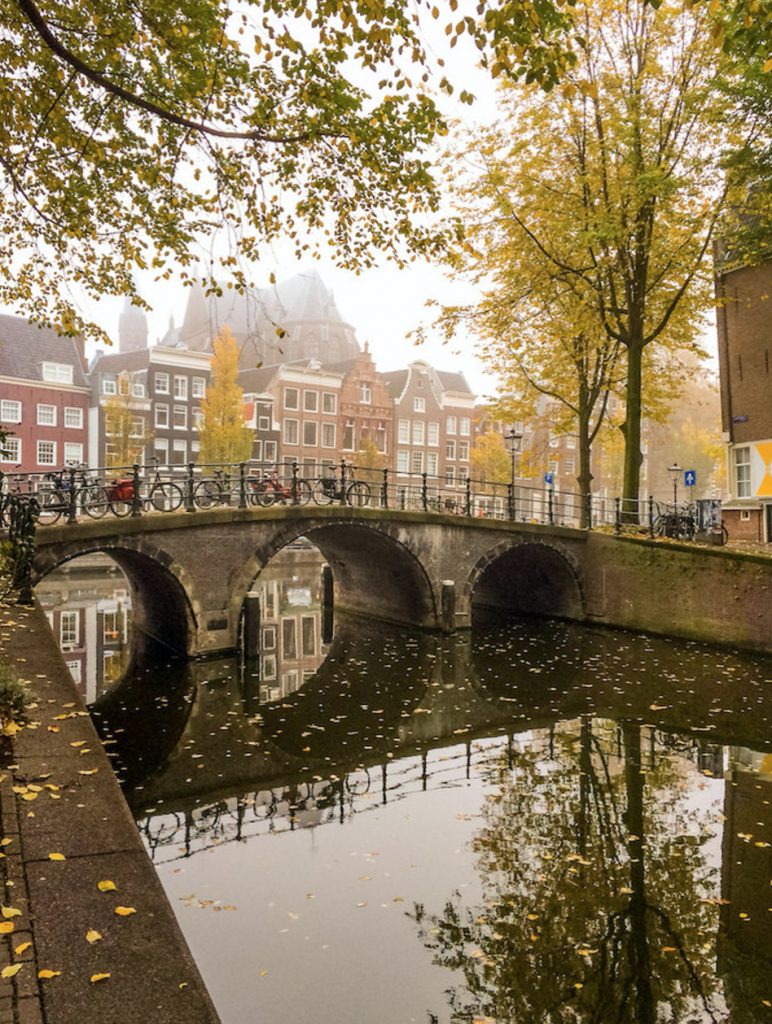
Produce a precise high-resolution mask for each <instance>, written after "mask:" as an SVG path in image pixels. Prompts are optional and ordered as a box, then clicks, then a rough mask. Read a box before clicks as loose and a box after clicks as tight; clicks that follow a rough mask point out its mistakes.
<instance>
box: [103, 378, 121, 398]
mask: <svg viewBox="0 0 772 1024" xmlns="http://www.w3.org/2000/svg"><path fill="white" fill-rule="evenodd" d="M102 394H103V395H117V394H118V382H117V381H116V380H113V379H112V378H109V377H105V379H104V380H103V381H102Z"/></svg>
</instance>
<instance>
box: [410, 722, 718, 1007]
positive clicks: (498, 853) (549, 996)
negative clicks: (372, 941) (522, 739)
mask: <svg viewBox="0 0 772 1024" xmlns="http://www.w3.org/2000/svg"><path fill="white" fill-rule="evenodd" d="M647 760H648V759H647ZM647 767H648V770H646V767H644V765H643V763H642V760H641V730H640V727H639V726H637V725H624V726H622V727H621V737H619V738H618V737H617V734H616V730H615V727H612V726H611V725H609V724H608V723H603V722H601V723H598V722H594V723H593V722H591V721H590V720H589V719H584V720H583V721H582V724H581V728H580V731H579V734H578V735H577V734H576V733H575V732H573V733H572V732H571V731H570V730H569V728H567V727H564V728H562V729H561V730H559V731H558V732H557V733H556V734H555V735H554V736H552V738H551V754H550V750H546V751H545V750H544V749H542V748H541V744H539V743H538V742H535V743H533V744H531V745H530V746H529V747H528V748H526V749H524V750H523V751H522V752H521V753H520V754H518V755H516V757H515V759H514V761H513V763H512V766H511V767H510V765H509V764H508V763H507V761H506V759H503V760H502V759H501V758H497V759H496V761H495V762H493V763H491V764H490V765H489V768H488V775H489V781H490V782H491V783H493V784H494V785H495V787H496V789H495V792H494V793H492V794H490V795H489V797H488V799H487V802H486V805H485V807H484V809H483V812H482V818H483V825H482V827H481V829H480V830H479V832H478V833H477V836H476V840H475V849H476V851H477V852H478V853H479V855H480V856H479V861H478V869H479V872H480V875H481V878H482V884H483V890H484V895H485V902H484V904H483V905H482V906H479V907H466V906H464V905H463V903H462V901H461V898H460V895H459V894H458V893H456V894H454V896H453V897H452V898H451V899H449V900H448V902H447V904H446V906H445V908H444V911H443V912H442V913H441V914H431V913H428V912H427V911H426V910H425V908H424V907H422V906H417V907H416V915H415V916H416V921H417V924H418V926H419V934H420V937H421V939H422V941H423V942H424V944H425V945H426V946H427V948H429V949H431V950H432V951H433V953H434V960H435V963H437V964H440V965H443V966H446V967H450V968H452V969H454V970H456V971H459V972H461V973H462V974H463V976H464V983H463V984H458V985H456V986H454V987H453V988H452V989H450V990H449V993H448V998H449V1004H450V1009H451V1020H452V1021H454V1022H458V1024H461V1022H464V1024H468V1022H470V1021H472V1020H490V1021H495V1022H497V1024H504V1022H506V1024H515V1022H517V1024H530V1022H533V1024H536V1022H550V1024H557V1022H568V1021H571V1022H574V1021H582V1022H597V1024H609V1022H620V1024H622V1022H629V1024H653V1022H655V1021H665V1020H668V1021H676V1022H678V1024H685V1022H695V1024H696V1022H702V1021H726V1020H728V1016H727V1014H726V1010H725V1007H724V1003H723V999H722V997H721V994H720V992H719V990H718V982H717V980H716V978H715V976H714V958H715V946H714V938H715V931H716V928H717V923H718V911H717V906H716V904H715V903H714V902H710V897H711V896H713V895H715V892H714V890H715V888H716V886H717V881H718V880H717V870H716V869H714V868H712V867H710V866H709V862H708V857H707V851H706V850H705V844H706V842H708V841H709V839H710V837H711V835H712V833H711V831H710V829H709V828H707V827H705V822H706V818H705V814H704V809H702V810H699V809H696V808H694V807H690V806H689V805H688V803H687V800H686V799H685V795H686V791H687V790H688V789H689V788H690V787H689V784H688V782H687V780H686V773H685V770H684V769H685V766H684V762H682V761H679V760H676V759H674V758H672V757H671V756H663V757H661V758H660V759H659V762H658V763H654V764H651V765H647Z"/></svg>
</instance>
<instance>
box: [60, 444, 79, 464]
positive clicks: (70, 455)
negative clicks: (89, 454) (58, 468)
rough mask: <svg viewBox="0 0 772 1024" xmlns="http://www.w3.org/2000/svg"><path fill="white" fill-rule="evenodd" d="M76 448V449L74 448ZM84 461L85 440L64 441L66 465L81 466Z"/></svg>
mask: <svg viewBox="0 0 772 1024" xmlns="http://www.w3.org/2000/svg"><path fill="white" fill-rule="evenodd" d="M73 449H74V450H73ZM82 462H83V442H82V441H65V442H64V464H65V466H72V465H76V466H79V465H80V464H81V463H82Z"/></svg>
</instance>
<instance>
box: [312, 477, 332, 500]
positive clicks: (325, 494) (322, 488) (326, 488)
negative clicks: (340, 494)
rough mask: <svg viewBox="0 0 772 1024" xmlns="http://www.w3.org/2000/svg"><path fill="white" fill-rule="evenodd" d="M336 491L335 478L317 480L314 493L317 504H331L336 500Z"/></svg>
mask: <svg viewBox="0 0 772 1024" xmlns="http://www.w3.org/2000/svg"><path fill="white" fill-rule="evenodd" d="M335 492H336V486H335V481H334V480H317V481H316V483H315V484H314V489H313V492H312V494H313V499H314V501H315V502H316V504H317V505H331V504H332V503H333V501H335Z"/></svg>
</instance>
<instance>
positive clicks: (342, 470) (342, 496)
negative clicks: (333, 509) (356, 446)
mask: <svg viewBox="0 0 772 1024" xmlns="http://www.w3.org/2000/svg"><path fill="white" fill-rule="evenodd" d="M338 497H339V500H340V503H341V505H345V504H346V460H345V458H344V459H341V460H340V494H339V495H338Z"/></svg>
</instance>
